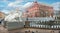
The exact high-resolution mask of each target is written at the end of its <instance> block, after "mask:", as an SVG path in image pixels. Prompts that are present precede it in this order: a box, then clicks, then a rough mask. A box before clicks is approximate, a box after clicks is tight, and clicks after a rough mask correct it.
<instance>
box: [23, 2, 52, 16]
mask: <svg viewBox="0 0 60 33" xmlns="http://www.w3.org/2000/svg"><path fill="white" fill-rule="evenodd" d="M33 4H34V5H33V6H31V7H29V8H28V9H27V12H25V13H24V14H23V17H27V15H28V17H53V7H51V6H48V5H43V4H40V3H38V2H33Z"/></svg>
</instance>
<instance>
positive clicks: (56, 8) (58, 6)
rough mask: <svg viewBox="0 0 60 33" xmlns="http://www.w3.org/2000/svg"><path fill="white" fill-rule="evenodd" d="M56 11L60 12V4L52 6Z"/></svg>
mask: <svg viewBox="0 0 60 33" xmlns="http://www.w3.org/2000/svg"><path fill="white" fill-rule="evenodd" d="M52 6H53V9H54V10H60V2H56V3H53V4H52Z"/></svg>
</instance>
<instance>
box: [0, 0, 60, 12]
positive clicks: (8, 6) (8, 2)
mask: <svg viewBox="0 0 60 33" xmlns="http://www.w3.org/2000/svg"><path fill="white" fill-rule="evenodd" d="M33 1H37V2H42V3H46V4H49V5H52V4H54V3H57V2H58V3H59V2H60V0H0V11H2V12H6V13H8V12H9V11H11V10H13V9H15V8H16V7H17V8H18V7H20V9H22V7H23V6H24V5H25V4H27V3H29V2H30V3H31V2H33Z"/></svg>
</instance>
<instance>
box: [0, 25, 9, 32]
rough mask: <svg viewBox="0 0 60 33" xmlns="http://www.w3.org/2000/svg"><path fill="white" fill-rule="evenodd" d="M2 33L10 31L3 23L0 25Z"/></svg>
mask: <svg viewBox="0 0 60 33" xmlns="http://www.w3.org/2000/svg"><path fill="white" fill-rule="evenodd" d="M0 33H8V30H7V28H4V27H3V26H2V25H0Z"/></svg>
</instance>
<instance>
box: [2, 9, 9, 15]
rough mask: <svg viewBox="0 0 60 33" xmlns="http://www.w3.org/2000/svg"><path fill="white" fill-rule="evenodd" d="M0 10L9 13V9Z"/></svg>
mask: <svg viewBox="0 0 60 33" xmlns="http://www.w3.org/2000/svg"><path fill="white" fill-rule="evenodd" d="M1 11H2V12H4V13H5V14H8V13H9V10H5V9H4V10H1Z"/></svg>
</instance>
